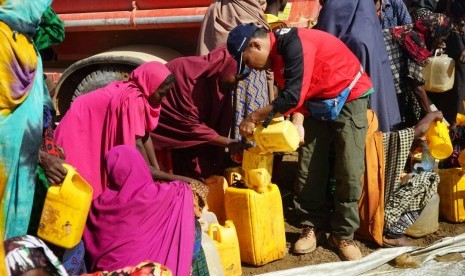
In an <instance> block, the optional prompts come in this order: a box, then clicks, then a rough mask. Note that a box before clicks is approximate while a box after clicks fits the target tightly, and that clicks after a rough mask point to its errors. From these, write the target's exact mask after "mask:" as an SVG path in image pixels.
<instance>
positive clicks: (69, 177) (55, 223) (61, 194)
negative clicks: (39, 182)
mask: <svg viewBox="0 0 465 276" xmlns="http://www.w3.org/2000/svg"><path fill="white" fill-rule="evenodd" d="M63 166H64V167H65V168H66V169H67V171H68V173H67V174H66V177H65V179H64V180H63V183H62V184H61V185H60V186H51V187H50V188H49V189H48V191H47V196H46V198H45V202H44V208H43V210H42V216H41V218H40V223H39V229H38V231H37V235H38V236H39V238H41V239H43V240H45V241H48V242H50V243H53V244H55V245H58V246H61V247H64V248H68V249H69V248H73V247H75V246H76V245H77V244H78V243H79V242H80V241H81V238H82V233H83V232H84V228H85V226H86V220H87V215H88V214H89V209H90V204H91V202H92V192H93V191H92V187H91V186H90V185H89V183H87V182H86V181H85V180H84V179H83V178H82V177H81V176H80V175H79V174H78V173H77V172H76V170H75V169H74V168H73V167H71V166H70V165H67V164H63Z"/></svg>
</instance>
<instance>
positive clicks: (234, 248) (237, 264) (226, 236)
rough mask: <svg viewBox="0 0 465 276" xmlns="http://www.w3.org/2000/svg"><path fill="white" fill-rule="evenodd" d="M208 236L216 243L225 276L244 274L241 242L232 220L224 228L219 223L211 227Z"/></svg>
mask: <svg viewBox="0 0 465 276" xmlns="http://www.w3.org/2000/svg"><path fill="white" fill-rule="evenodd" d="M208 235H209V236H210V238H212V240H213V242H214V243H215V246H216V249H217V250H218V253H219V255H220V259H221V266H222V267H223V271H224V275H225V276H237V275H241V274H242V266H241V254H240V251H239V241H238V240H237V232H236V228H235V227H234V223H233V222H232V221H230V220H227V221H226V222H225V225H224V226H221V225H219V224H217V223H215V224H212V225H210V228H209V229H208Z"/></svg>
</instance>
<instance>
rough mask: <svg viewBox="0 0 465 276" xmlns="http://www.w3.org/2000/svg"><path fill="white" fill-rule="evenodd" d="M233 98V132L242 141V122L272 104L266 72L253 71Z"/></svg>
mask: <svg viewBox="0 0 465 276" xmlns="http://www.w3.org/2000/svg"><path fill="white" fill-rule="evenodd" d="M233 97H234V99H233V103H234V109H235V110H236V114H235V118H234V124H233V129H232V131H233V135H234V136H233V137H234V138H235V139H240V135H239V125H240V123H241V122H242V120H243V119H244V118H245V117H246V116H247V115H248V114H250V113H252V112H253V111H254V110H256V109H259V108H261V107H264V106H266V105H268V104H269V102H270V101H269V97H268V84H267V79H266V72H265V71H256V70H252V72H251V73H250V75H249V76H248V77H247V79H245V80H243V81H240V82H239V84H238V87H237V89H236V93H235V94H234V95H233Z"/></svg>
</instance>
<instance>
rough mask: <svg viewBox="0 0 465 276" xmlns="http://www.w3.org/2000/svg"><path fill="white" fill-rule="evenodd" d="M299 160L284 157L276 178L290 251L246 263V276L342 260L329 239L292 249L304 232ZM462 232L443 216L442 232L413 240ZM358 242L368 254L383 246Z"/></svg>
mask: <svg viewBox="0 0 465 276" xmlns="http://www.w3.org/2000/svg"><path fill="white" fill-rule="evenodd" d="M296 159H297V157H296V155H295V154H290V155H285V156H284V158H283V163H282V166H281V172H280V177H279V179H278V181H276V182H278V183H277V184H278V185H279V187H280V190H281V196H282V198H283V206H284V217H285V221H286V241H287V248H288V254H287V255H286V257H285V258H283V259H281V260H277V261H274V262H271V263H269V264H266V265H264V266H261V267H253V266H250V265H247V264H242V273H243V274H242V275H256V274H261V273H266V272H273V271H278V270H284V269H290V268H294V267H300V266H306V265H312V264H320V263H327V262H336V261H339V257H338V256H337V254H336V253H335V252H334V251H333V250H332V249H331V248H330V247H329V245H328V243H327V240H323V241H321V242H320V244H319V245H318V247H317V249H316V250H315V251H314V252H311V253H309V254H305V255H295V254H293V253H292V251H291V250H292V248H291V246H292V245H293V244H294V242H295V241H296V240H297V239H298V238H299V235H300V229H299V228H298V219H297V217H296V215H295V212H294V210H293V206H292V198H293V194H292V192H291V191H292V190H293V176H295V175H296V169H297V167H296V165H297V163H296ZM462 233H465V224H453V223H449V222H445V221H442V220H441V219H440V222H439V230H438V231H436V232H435V233H433V234H430V235H427V236H425V237H423V238H419V239H414V240H413V241H414V243H415V244H416V245H418V246H427V245H429V244H431V243H433V242H435V241H437V240H439V239H442V238H444V237H450V236H456V235H459V234H462ZM357 244H358V245H359V247H360V249H361V251H362V253H363V255H364V256H365V255H368V254H370V253H371V252H373V251H375V250H377V249H378V248H379V247H378V246H377V245H375V244H372V243H368V242H361V241H357Z"/></svg>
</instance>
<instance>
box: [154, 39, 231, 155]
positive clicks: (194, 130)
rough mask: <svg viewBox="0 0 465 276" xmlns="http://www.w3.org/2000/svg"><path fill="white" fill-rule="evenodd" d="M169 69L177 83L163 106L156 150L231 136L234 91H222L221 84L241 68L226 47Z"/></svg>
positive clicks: (185, 59)
mask: <svg viewBox="0 0 465 276" xmlns="http://www.w3.org/2000/svg"><path fill="white" fill-rule="evenodd" d="M166 67H167V68H168V69H169V70H170V71H171V73H173V74H174V75H175V77H176V83H175V85H174V88H173V89H172V91H170V93H168V95H167V96H166V97H165V98H164V99H163V101H162V104H161V106H162V111H161V116H160V120H159V124H158V127H157V128H156V129H155V131H154V132H153V135H152V137H153V138H154V146H155V148H156V149H172V148H186V147H192V146H195V145H199V144H203V143H206V142H209V141H211V140H213V139H215V138H216V137H218V136H220V135H221V136H228V133H229V129H230V127H231V122H232V119H233V118H232V116H233V115H232V114H233V112H232V102H231V92H232V91H222V90H221V89H220V86H219V82H220V80H221V79H222V78H223V77H224V76H228V75H234V74H235V72H236V70H237V64H236V62H235V60H234V58H233V57H232V56H231V55H230V54H229V53H228V50H227V49H226V46H223V47H220V48H217V49H215V50H213V51H212V52H210V53H209V54H207V55H204V56H191V57H181V58H177V59H175V60H173V61H170V62H168V63H167V64H166Z"/></svg>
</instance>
